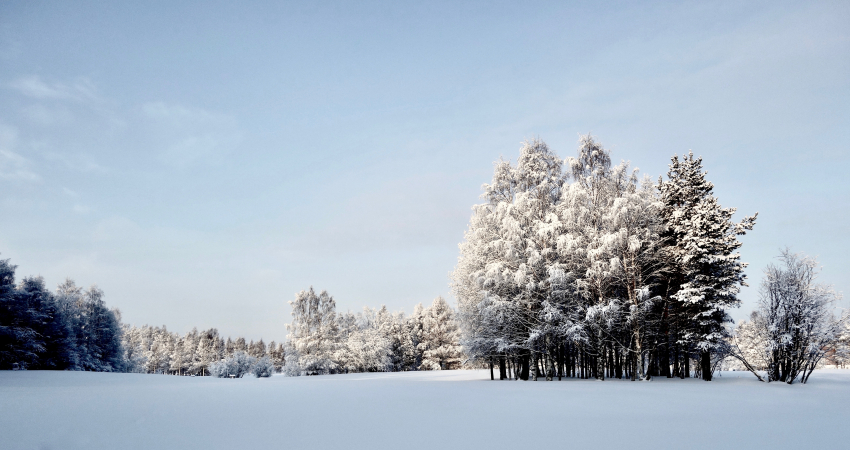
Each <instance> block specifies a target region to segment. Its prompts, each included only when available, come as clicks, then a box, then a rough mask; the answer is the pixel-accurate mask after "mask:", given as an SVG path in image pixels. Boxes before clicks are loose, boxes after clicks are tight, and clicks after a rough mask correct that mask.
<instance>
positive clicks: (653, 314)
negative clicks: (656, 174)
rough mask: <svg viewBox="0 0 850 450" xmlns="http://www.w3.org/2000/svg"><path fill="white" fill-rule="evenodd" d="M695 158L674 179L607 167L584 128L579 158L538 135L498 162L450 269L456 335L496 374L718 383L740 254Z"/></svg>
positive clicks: (734, 230) (673, 171)
mask: <svg viewBox="0 0 850 450" xmlns="http://www.w3.org/2000/svg"><path fill="white" fill-rule="evenodd" d="M712 188H713V187H712V185H711V183H709V182H708V181H706V180H705V173H704V172H703V170H702V166H701V160H700V159H694V157H693V155H692V154H691V155H689V156H688V157H686V158H684V159H683V160H681V161H680V160H679V158H678V157H674V158H673V159H672V161H671V164H670V171H669V173H668V180H666V181H663V180H662V181H659V183H658V184H653V183H652V182H651V181H650V180H649V179H648V178H644V179H643V180H640V179H639V178H638V172H637V169H634V170H632V169H630V168H629V163H628V162H621V163H620V164H617V165H613V164H612V161H611V157H610V154H609V152H608V151H607V150H606V149H605V148H603V147H602V146H601V145H600V144H599V143H598V142H596V141H595V140H594V139H593V138H592V137H590V136H583V137H581V139H580V141H579V150H578V155H577V156H576V157H575V158H567V159H566V160H561V159H559V158H558V157H557V156H556V155H555V154H554V153H553V152H552V151H551V150H550V149H549V148H548V146H547V145H546V144H545V143H543V142H542V141H539V140H534V141H530V142H526V143H525V144H524V145H523V146H522V148H521V149H520V155H519V159H518V160H517V163H516V165H515V166H514V165H511V164H510V163H509V162H507V161H504V160H500V161H498V162H496V165H495V170H494V174H493V181H492V182H491V183H489V184H485V185H484V187H483V189H484V193H483V194H482V198H483V199H484V200H485V201H484V203H482V204H479V205H475V206H474V207H473V215H472V218H471V219H470V224H469V228H468V229H467V231H466V234H465V239H464V242H463V243H461V244H460V258H459V260H458V265H457V267H456V268H455V271H454V273H453V274H452V287H453V290H454V293H455V296H456V297H457V299H458V316H459V319H460V324H461V331H462V338H461V343H462V344H463V346H464V348H466V350H467V352H468V356H469V357H471V358H472V359H474V360H478V361H487V362H489V363H490V364H495V363H496V362H498V365H499V371H500V376H501V377H502V378H505V377H507V376H508V372H512V373H513V376H514V377H517V378H523V379H528V378H532V379H537V377H538V376H539V375H540V374H545V376H546V377H547V379H552V377H554V376H558V377H561V376H564V375H568V376H580V377H596V378H600V379H602V378H604V377H605V376H615V377H623V376H629V377H632V378H633V379H637V378H646V377H649V376H653V375H664V376H681V377H684V376H690V375H691V373H692V371H691V364H690V362H691V361H692V360H693V361H699V363H700V364H699V365H697V366H696V367H695V369H696V370H694V371H693V373H694V375H700V376H702V377H703V378H705V379H710V378H711V372H712V371H713V370H714V367H715V363H716V362H718V361H719V360H721V359H722V356H725V347H724V345H725V340H724V338H725V337H726V334H725V333H724V330H725V325H726V323H727V322H728V321H729V318H728V314H727V313H726V310H727V309H728V308H730V307H734V306H737V297H736V295H737V293H738V289H739V286H740V285H741V284H743V282H744V280H745V277H744V274H743V268H744V267H745V264H744V263H741V262H739V256H738V254H737V253H736V250H737V249H738V248H739V247H740V242H739V241H738V240H737V236H739V235H741V234H744V232H745V231H747V230H750V229H752V226H753V224H754V222H755V217H754V216H753V217H748V218H746V219H744V220H743V221H742V222H741V223H733V222H732V221H731V217H732V214H733V213H734V211H735V210H734V209H724V208H721V207H720V205H719V204H718V202H717V199H716V198H715V197H714V196H713V195H712Z"/></svg>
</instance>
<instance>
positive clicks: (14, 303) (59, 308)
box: [0, 260, 124, 372]
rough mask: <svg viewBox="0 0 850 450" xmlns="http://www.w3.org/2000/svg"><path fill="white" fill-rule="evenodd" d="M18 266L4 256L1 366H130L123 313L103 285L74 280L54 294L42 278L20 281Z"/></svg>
mask: <svg viewBox="0 0 850 450" xmlns="http://www.w3.org/2000/svg"><path fill="white" fill-rule="evenodd" d="M15 268H16V266H14V265H11V264H9V260H0V369H10V368H15V367H17V368H26V369H59V370H89V371H103V372H113V371H121V370H123V369H124V352H123V349H122V347H121V341H120V339H121V328H120V314H119V313H118V311H114V310H110V309H108V308H107V307H106V304H105V303H104V293H103V291H102V290H101V289H100V288H98V287H97V286H96V285H92V286H91V287H90V288H89V289H85V290H84V289H82V288H80V287H77V286H76V285H75V284H74V282H73V281H72V280H70V279H68V280H65V282H64V283H62V284H61V285H59V287H58V289H57V290H56V293H55V294H54V293H51V292H50V291H49V290H48V289H47V288H46V287H45V285H44V279H42V278H41V277H28V278H24V279H23V280H21V282H20V283H18V284H17V285H16V284H15Z"/></svg>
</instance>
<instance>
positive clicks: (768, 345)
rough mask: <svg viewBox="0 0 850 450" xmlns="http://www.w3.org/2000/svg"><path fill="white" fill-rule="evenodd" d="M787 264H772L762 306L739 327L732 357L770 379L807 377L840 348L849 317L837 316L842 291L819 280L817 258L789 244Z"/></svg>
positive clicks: (785, 255)
mask: <svg viewBox="0 0 850 450" xmlns="http://www.w3.org/2000/svg"><path fill="white" fill-rule="evenodd" d="M779 259H780V261H781V262H782V264H781V265H780V266H777V265H773V264H771V265H769V266H768V267H767V268H766V269H765V276H764V279H763V280H762V283H761V288H760V290H759V309H758V311H757V312H756V313H754V314H753V315H752V320H751V321H750V323H746V322H745V323H742V324H741V325H740V326H739V327H738V333H737V334H738V336H736V339H737V342H735V344H736V345H735V346H734V349H735V351H734V352H733V356H735V357H736V358H737V359H739V360H741V361H742V362H743V363H744V365H745V366H746V367H747V368H748V369H749V370H750V371H752V372H753V373H754V374H756V376H757V377H758V378H759V379H760V380H762V381H764V380H763V379H762V378H761V376H759V374H758V373H756V370H755V369H757V368H759V366H763V367H764V368H765V369H766V370H767V381H784V382H786V383H788V384H792V383H794V381H796V380H797V378H800V382H801V383H805V382H806V381H808V379H809V376H810V375H811V374H812V371H813V370H814V369H815V367H817V365H818V363H819V362H820V361H821V359H822V358H823V357H824V356H825V355H826V353H827V352H829V351H831V350H832V349H834V348H835V346H836V344H837V343H838V341H839V339H840V337H841V331H842V330H843V329H844V327H845V326H846V324H847V320H848V316H847V315H846V314H845V315H843V316H841V318H836V317H835V316H834V314H833V308H834V306H835V303H836V302H837V301H838V300H839V298H840V296H839V295H838V293H836V292H835V291H834V290H833V289H832V288H831V287H830V286H827V285H824V284H819V283H816V282H815V280H816V279H817V275H818V267H817V261H816V260H815V259H814V258H810V257H807V256H805V255H803V254H799V253H791V252H790V250H788V249H785V250H783V251H782V254H781V255H780V256H779Z"/></svg>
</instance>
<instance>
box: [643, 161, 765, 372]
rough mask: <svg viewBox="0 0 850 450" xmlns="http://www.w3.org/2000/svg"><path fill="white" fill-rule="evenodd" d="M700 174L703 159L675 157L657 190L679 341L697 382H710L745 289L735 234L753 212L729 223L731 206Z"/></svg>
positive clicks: (743, 230) (751, 218)
mask: <svg viewBox="0 0 850 450" xmlns="http://www.w3.org/2000/svg"><path fill="white" fill-rule="evenodd" d="M705 175H706V173H705V172H704V171H703V169H702V158H694V155H693V153H689V154H688V156H687V157H685V158H682V160H679V158H678V157H677V156H674V157H673V158H672V160H671V163H670V170H669V171H668V173H667V177H668V180H667V181H663V180H660V181H659V187H658V189H659V191H660V192H661V198H662V201H663V202H664V207H663V208H662V211H661V216H662V219H663V220H664V223H665V226H666V227H667V233H666V237H667V243H666V244H667V248H668V249H669V250H668V251H669V254H670V263H671V267H670V271H671V272H674V273H676V274H677V277H676V280H675V281H674V282H673V284H674V286H672V287H673V288H674V289H675V293H674V294H672V295H671V296H670V299H671V300H672V302H674V308H675V314H676V315H677V316H679V318H680V322H681V323H680V327H681V331H680V336H679V339H680V340H681V341H682V342H684V343H685V344H686V345H687V346H689V347H690V348H691V349H693V351H695V352H696V353H697V355H698V358H699V364H700V372H701V375H702V378H703V379H704V380H711V376H712V372H713V367H712V364H711V361H712V353H713V352H716V350H717V349H718V348H719V347H721V346H722V345H723V343H724V342H725V339H726V337H727V335H726V328H725V325H726V324H727V323H729V322H730V321H731V319H730V317H729V314H728V312H727V310H728V309H729V308H732V307H737V306H739V303H740V302H739V300H738V297H737V295H738V293H739V291H740V286H742V285H746V282H745V281H746V275H745V274H744V268H746V266H747V264H746V263H744V262H741V261H740V254H739V253H737V250H738V249H739V248H740V247H741V242H740V241H739V240H738V236H741V235H744V234H745V233H746V232H747V231H749V230H752V229H753V226H754V225H755V221H756V216H757V215H758V214H755V215H753V216H749V217H745V218H744V219H743V220H742V221H741V222H739V223H735V222H732V216H733V215H734V214H735V211H736V210H735V208H722V207H721V206H720V203H719V202H718V200H717V198H716V197H714V195H713V194H712V192H713V189H714V185H712V184H711V183H710V182H709V181H708V180H706V179H705Z"/></svg>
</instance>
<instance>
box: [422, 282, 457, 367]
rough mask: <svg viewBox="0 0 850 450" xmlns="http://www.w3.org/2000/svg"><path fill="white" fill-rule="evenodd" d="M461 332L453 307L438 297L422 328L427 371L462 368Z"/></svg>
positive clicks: (424, 363)
mask: <svg viewBox="0 0 850 450" xmlns="http://www.w3.org/2000/svg"><path fill="white" fill-rule="evenodd" d="M459 340H460V331H459V330H458V326H457V322H455V319H454V311H452V308H451V306H449V304H448V303H447V302H446V301H445V300H443V297H437V298H435V299H434V302H433V303H432V304H431V306H430V307H429V308H428V310H427V311H426V314H425V320H424V322H423V327H422V342H421V343H420V344H419V346H420V348H421V349H422V365H421V366H420V369H425V370H447V369H455V368H458V367H459V366H460V363H461V357H462V355H463V350H462V348H461V346H460V344H459Z"/></svg>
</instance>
